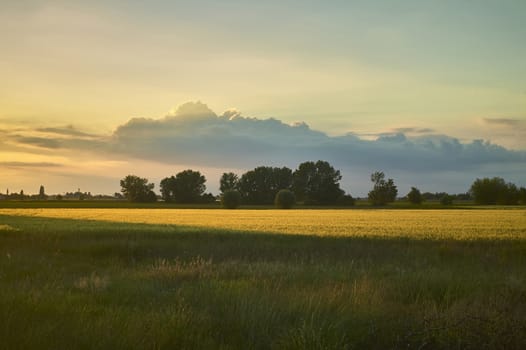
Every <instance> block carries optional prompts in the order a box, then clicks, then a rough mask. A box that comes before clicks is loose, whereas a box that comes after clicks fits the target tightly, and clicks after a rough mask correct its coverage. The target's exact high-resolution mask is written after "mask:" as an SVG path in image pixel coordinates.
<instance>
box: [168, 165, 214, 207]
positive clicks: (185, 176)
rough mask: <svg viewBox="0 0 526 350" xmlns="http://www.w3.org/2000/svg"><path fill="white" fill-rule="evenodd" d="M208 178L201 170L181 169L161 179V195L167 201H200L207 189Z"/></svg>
mask: <svg viewBox="0 0 526 350" xmlns="http://www.w3.org/2000/svg"><path fill="white" fill-rule="evenodd" d="M205 182H206V178H205V177H204V176H203V175H201V173H200V172H199V171H193V170H191V169H188V170H184V171H181V172H180V173H177V174H176V175H175V176H171V177H167V178H164V179H163V180H162V181H161V186H160V188H161V195H162V198H163V199H164V200H165V201H167V202H172V201H176V202H178V203H198V202H200V201H201V199H202V195H203V193H204V192H205V190H206V185H205Z"/></svg>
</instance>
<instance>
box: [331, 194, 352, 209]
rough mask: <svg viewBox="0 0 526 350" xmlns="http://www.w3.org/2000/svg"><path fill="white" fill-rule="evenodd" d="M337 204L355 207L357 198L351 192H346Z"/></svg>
mask: <svg viewBox="0 0 526 350" xmlns="http://www.w3.org/2000/svg"><path fill="white" fill-rule="evenodd" d="M336 204H337V205H340V206H343V207H353V206H354V205H355V204H356V200H355V199H354V198H353V196H351V195H350V194H344V195H343V196H341V197H340V198H338V200H337V201H336Z"/></svg>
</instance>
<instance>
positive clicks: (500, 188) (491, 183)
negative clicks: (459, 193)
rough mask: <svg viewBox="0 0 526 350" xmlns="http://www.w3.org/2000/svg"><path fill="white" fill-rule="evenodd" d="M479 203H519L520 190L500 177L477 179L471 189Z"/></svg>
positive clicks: (476, 201)
mask: <svg viewBox="0 0 526 350" xmlns="http://www.w3.org/2000/svg"><path fill="white" fill-rule="evenodd" d="M470 192H471V194H472V195H473V198H474V199H475V203H477V204H486V205H488V204H489V205H491V204H517V203H518V201H519V198H520V192H519V190H518V189H517V186H515V185H514V184H512V183H506V181H504V179H502V178H500V177H494V178H491V179H490V178H482V179H476V180H475V181H474V182H473V184H472V185H471V189H470Z"/></svg>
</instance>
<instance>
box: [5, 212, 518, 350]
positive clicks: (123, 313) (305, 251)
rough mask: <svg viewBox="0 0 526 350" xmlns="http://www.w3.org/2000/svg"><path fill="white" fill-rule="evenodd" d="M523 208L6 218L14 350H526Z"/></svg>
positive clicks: (8, 322) (8, 344) (8, 339)
mask: <svg viewBox="0 0 526 350" xmlns="http://www.w3.org/2000/svg"><path fill="white" fill-rule="evenodd" d="M524 266H526V214H525V212H524V210H447V211H446V210H444V211H439V210H437V211H435V210H433V211H429V210H428V211H420V210H414V211H412V210H403V211H400V210H309V211H304V210H293V211H278V210H265V211H254V210H236V211H226V210H157V209H155V210H153V209H151V210H141V209H71V210H63V209H61V210H58V209H2V210H0V285H1V286H2V288H0V319H1V320H2V322H0V339H2V346H3V347H4V348H8V349H28V348H38V349H58V348H64V349H65V348H80V349H82V348H86V349H87V348H97V349H135V348H136V349H139V348H141V349H142V348H151V349H172V348H178V349H188V348H223V349H251V348H252V349H268V348H279V349H304V348H309V349H323V348H325V349H332V348H334V349H345V348H378V349H385V348H433V349H434V348H448V349H449V348H472V349H480V348H507V349H520V348H524V347H525V346H526V270H525V269H524Z"/></svg>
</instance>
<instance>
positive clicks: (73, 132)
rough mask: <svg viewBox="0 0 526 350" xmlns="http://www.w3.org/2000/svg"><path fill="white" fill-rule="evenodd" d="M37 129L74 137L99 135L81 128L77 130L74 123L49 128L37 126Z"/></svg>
mask: <svg viewBox="0 0 526 350" xmlns="http://www.w3.org/2000/svg"><path fill="white" fill-rule="evenodd" d="M35 131H38V132H43V133H49V134H56V135H60V136H72V137H85V138H94V137H98V136H97V135H94V134H89V133H86V132H83V131H80V130H77V129H76V128H75V127H74V126H73V125H68V126H65V127H52V128H50V127H48V128H37V129H35Z"/></svg>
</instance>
